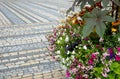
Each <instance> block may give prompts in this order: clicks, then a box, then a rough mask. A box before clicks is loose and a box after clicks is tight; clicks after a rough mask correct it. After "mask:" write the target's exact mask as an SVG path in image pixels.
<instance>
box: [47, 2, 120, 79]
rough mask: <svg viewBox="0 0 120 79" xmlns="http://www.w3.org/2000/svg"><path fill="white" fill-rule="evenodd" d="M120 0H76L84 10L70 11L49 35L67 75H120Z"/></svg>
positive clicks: (81, 78) (101, 78)
mask: <svg viewBox="0 0 120 79" xmlns="http://www.w3.org/2000/svg"><path fill="white" fill-rule="evenodd" d="M110 2H111V3H112V4H111V3H110ZM119 2H120V1H119V0H75V2H74V4H73V6H74V5H79V6H81V11H79V12H76V13H75V12H71V13H69V14H68V16H67V17H66V19H65V20H63V21H62V22H61V24H60V25H58V26H57V27H56V28H54V29H53V32H52V33H51V34H49V35H48V36H47V38H48V41H49V43H50V44H49V46H48V50H49V51H50V53H51V56H53V58H54V59H56V60H58V61H60V62H61V63H62V64H63V66H65V67H66V68H67V70H66V76H67V77H72V78H73V79H119V78H120V77H119V76H120V15H119V14H118V13H119V10H118V9H119V6H118V5H119V4H118V3H119ZM87 3H88V4H89V6H88V5H86V4H87ZM73 6H72V7H73ZM110 7H111V8H110ZM113 7H116V9H113ZM114 10H115V11H114Z"/></svg>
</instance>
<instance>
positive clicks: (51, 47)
mask: <svg viewBox="0 0 120 79" xmlns="http://www.w3.org/2000/svg"><path fill="white" fill-rule="evenodd" d="M55 48H56V46H55V45H51V46H49V47H48V50H49V51H50V52H53V51H54V50H55Z"/></svg>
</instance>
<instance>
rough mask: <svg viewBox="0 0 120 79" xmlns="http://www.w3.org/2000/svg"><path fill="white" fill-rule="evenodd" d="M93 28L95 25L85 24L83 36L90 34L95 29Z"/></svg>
mask: <svg viewBox="0 0 120 79" xmlns="http://www.w3.org/2000/svg"><path fill="white" fill-rule="evenodd" d="M93 28H94V26H90V25H85V26H84V27H83V31H82V35H83V38H85V37H86V36H88V35H89V34H90V33H91V32H92V31H93Z"/></svg>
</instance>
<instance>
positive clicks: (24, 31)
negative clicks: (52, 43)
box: [0, 0, 67, 79]
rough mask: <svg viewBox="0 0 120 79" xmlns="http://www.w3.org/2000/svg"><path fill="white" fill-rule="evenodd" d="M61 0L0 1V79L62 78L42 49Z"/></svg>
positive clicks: (61, 71) (47, 54)
mask: <svg viewBox="0 0 120 79" xmlns="http://www.w3.org/2000/svg"><path fill="white" fill-rule="evenodd" d="M46 1H48V3H46ZM62 1H63V2H65V1H64V0H61V1H57V0H55V1H53V0H0V79H65V75H64V74H65V72H64V70H63V69H62V67H61V65H60V63H59V62H56V61H55V60H53V59H52V58H51V57H50V56H49V52H48V50H47V48H46V46H47V45H48V44H49V43H48V41H47V39H46V35H47V34H48V33H50V32H51V31H52V29H53V27H54V26H56V25H57V24H58V22H57V21H58V20H59V19H60V18H61V15H60V13H58V9H59V8H60V7H65V5H63V2H62ZM66 6H67V5H66Z"/></svg>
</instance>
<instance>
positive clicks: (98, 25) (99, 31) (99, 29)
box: [96, 22, 106, 37]
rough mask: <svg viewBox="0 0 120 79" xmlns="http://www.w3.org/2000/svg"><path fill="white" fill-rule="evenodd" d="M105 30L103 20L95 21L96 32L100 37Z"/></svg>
mask: <svg viewBox="0 0 120 79" xmlns="http://www.w3.org/2000/svg"><path fill="white" fill-rule="evenodd" d="M105 30H106V26H105V24H104V23H103V22H100V23H96V32H97V34H98V35H99V36H100V37H103V35H104V33H105Z"/></svg>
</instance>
